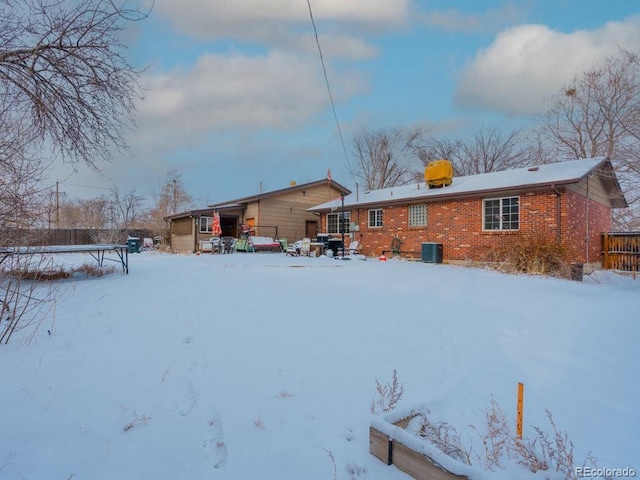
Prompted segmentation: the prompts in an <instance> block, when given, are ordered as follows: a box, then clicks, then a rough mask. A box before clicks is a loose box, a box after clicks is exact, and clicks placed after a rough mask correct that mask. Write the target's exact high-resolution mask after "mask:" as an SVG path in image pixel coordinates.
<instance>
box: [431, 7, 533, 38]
mask: <svg viewBox="0 0 640 480" xmlns="http://www.w3.org/2000/svg"><path fill="white" fill-rule="evenodd" d="M525 10H526V7H524V6H522V5H516V4H513V3H507V4H505V5H503V6H501V7H500V8H498V9H495V10H486V11H484V12H481V13H468V12H464V11H462V10H456V9H453V8H451V9H445V10H431V11H428V12H426V13H424V14H423V15H421V19H422V23H424V24H425V25H427V26H429V27H433V28H439V29H442V30H446V31H450V32H463V33H473V32H495V31H497V29H500V28H504V27H505V26H506V25H510V24H513V23H514V22H516V21H518V20H520V19H522V18H523V17H524V16H525Z"/></svg>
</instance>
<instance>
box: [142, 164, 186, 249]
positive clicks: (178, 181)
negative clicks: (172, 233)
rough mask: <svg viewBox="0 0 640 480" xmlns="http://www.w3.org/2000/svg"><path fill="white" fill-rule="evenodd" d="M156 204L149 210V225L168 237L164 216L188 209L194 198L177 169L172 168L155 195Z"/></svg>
mask: <svg viewBox="0 0 640 480" xmlns="http://www.w3.org/2000/svg"><path fill="white" fill-rule="evenodd" d="M154 197H155V198H154V205H153V206H152V207H151V209H150V210H149V221H148V224H149V226H150V227H151V228H152V229H154V230H157V231H159V232H161V234H162V236H163V237H166V231H165V230H166V222H165V221H164V218H165V217H167V216H169V215H173V214H175V213H179V212H182V211H184V210H187V209H189V208H190V207H191V205H192V204H193V198H192V197H191V195H190V194H189V193H188V192H187V190H186V189H185V186H184V184H183V182H182V176H181V175H180V174H179V173H178V171H177V170H171V171H170V172H169V173H168V174H167V177H166V179H165V181H164V183H163V184H162V185H161V186H160V188H159V190H158V192H157V194H156V195H155V196H154Z"/></svg>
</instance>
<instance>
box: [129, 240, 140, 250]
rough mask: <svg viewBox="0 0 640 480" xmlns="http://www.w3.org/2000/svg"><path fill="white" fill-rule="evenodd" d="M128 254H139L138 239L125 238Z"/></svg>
mask: <svg viewBox="0 0 640 480" xmlns="http://www.w3.org/2000/svg"><path fill="white" fill-rule="evenodd" d="M127 246H128V247H129V253H140V239H139V238H138V237H129V238H127Z"/></svg>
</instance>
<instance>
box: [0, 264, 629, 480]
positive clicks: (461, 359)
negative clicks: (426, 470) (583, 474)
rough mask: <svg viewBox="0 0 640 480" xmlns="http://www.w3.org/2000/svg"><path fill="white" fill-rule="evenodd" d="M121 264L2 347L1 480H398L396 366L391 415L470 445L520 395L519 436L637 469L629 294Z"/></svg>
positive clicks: (430, 277) (80, 283) (418, 269)
mask: <svg viewBox="0 0 640 480" xmlns="http://www.w3.org/2000/svg"><path fill="white" fill-rule="evenodd" d="M79 257H80V256H79V255H76V256H73V255H72V256H66V257H63V258H64V259H65V260H67V261H69V262H78V261H79ZM83 260H85V261H87V259H86V258H84V259H83ZM129 260H130V272H131V273H130V274H129V275H122V274H120V273H119V272H117V273H114V274H111V275H108V276H105V277H101V278H77V277H74V278H72V279H70V280H67V281H65V283H64V285H63V287H62V289H61V291H60V298H59V300H58V302H57V305H56V309H55V317H53V318H49V319H47V320H46V322H45V323H44V324H43V325H42V326H41V328H40V330H39V333H38V335H36V337H35V339H34V340H33V341H32V342H31V343H30V344H29V345H21V342H20V338H19V337H16V338H14V339H13V340H12V343H10V344H9V345H3V346H1V347H0V361H1V362H2V365H3V367H4V372H5V373H4V382H3V383H2V387H0V397H1V398H2V425H0V478H7V479H22V478H24V479H27V480H37V479H69V478H73V479H91V480H95V479H109V480H112V479H116V478H117V479H131V480H139V479H154V480H156V479H172V480H173V479H190V480H192V479H203V478H220V479H238V480H244V479H292V480H293V479H295V480H298V479H301V478H304V479H311V480H314V479H318V480H320V479H322V480H330V479H334V478H338V479H354V478H362V479H372V480H373V479H391V480H393V479H405V478H408V477H407V476H406V475H404V474H402V473H401V472H399V471H398V470H396V469H395V468H394V467H388V466H386V465H384V464H382V462H380V461H379V460H377V459H376V458H374V457H373V456H371V455H370V454H369V438H368V428H369V421H370V411H369V408H370V405H371V401H372V399H373V398H374V396H375V379H376V378H377V379H379V380H380V381H381V382H384V381H387V380H390V378H391V375H392V372H393V369H397V372H398V376H399V379H400V381H401V382H402V383H403V384H404V387H405V394H404V396H403V399H402V401H401V405H402V406H406V405H411V404H416V403H420V404H423V403H426V404H427V405H428V406H429V409H430V411H431V413H432V415H433V417H434V418H435V419H436V420H443V421H447V422H449V423H450V424H451V425H453V426H455V427H456V428H457V429H458V430H459V431H460V432H463V433H464V435H465V436H466V434H467V431H468V430H466V429H467V426H468V425H470V424H474V425H478V426H480V425H481V424H482V423H483V413H482V410H483V409H487V408H488V407H489V406H490V403H491V399H492V398H494V399H495V400H496V401H497V402H498V403H499V404H500V405H501V406H502V408H503V409H504V410H505V412H506V413H507V414H508V415H512V416H513V418H514V425H515V401H516V387H517V383H518V382H524V384H525V418H524V423H525V436H526V435H527V433H532V432H531V431H530V429H531V427H530V426H531V425H537V426H541V427H545V428H546V427H547V425H548V424H547V420H546V418H545V409H549V410H550V411H551V412H552V414H553V417H554V420H555V422H556V424H557V425H558V427H559V428H560V429H562V430H566V431H567V433H568V434H569V438H570V439H571V440H572V441H573V442H574V443H575V453H576V458H577V460H578V462H580V461H581V460H582V459H583V458H584V457H585V456H586V454H587V452H588V451H591V452H593V454H594V456H595V457H597V460H598V464H599V465H600V466H603V467H610V468H614V467H620V468H622V467H629V466H631V467H634V468H635V469H636V470H637V471H640V441H639V440H638V429H639V428H640V411H639V410H638V408H637V404H638V398H639V397H640V385H639V383H638V378H640V353H639V351H640V350H639V348H638V347H639V344H640V322H639V321H638V318H639V314H638V312H640V279H637V280H633V279H632V278H630V277H623V276H620V275H615V274H611V273H609V272H598V273H597V274H596V275H592V276H589V277H586V278H585V281H584V282H583V283H578V282H571V281H567V280H561V279H552V278H545V277H530V276H511V275H504V274H500V273H497V272H491V271H484V270H476V269H469V268H463V267H454V266H447V265H432V264H423V263H414V262H402V261H388V262H378V261H376V260H372V259H369V260H367V261H357V260H356V261H348V262H347V261H344V262H343V261H340V260H334V259H328V258H317V259H314V258H293V257H286V256H285V255H284V254H233V255H200V256H196V255H186V256H183V255H167V254H157V253H151V252H149V253H142V254H139V255H130V257H129ZM89 261H90V259H89ZM47 330H50V331H51V335H49V334H48V333H47ZM528 430H529V431H528ZM476 453H477V452H476ZM334 468H335V470H334ZM336 472H337V474H336ZM507 477H508V476H507Z"/></svg>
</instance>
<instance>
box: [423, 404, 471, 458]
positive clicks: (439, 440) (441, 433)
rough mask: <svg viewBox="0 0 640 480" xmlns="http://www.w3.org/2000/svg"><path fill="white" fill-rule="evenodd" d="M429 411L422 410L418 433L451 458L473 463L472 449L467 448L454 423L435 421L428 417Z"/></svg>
mask: <svg viewBox="0 0 640 480" xmlns="http://www.w3.org/2000/svg"><path fill="white" fill-rule="evenodd" d="M428 414H429V411H428V410H427V411H426V412H422V413H421V414H420V415H419V416H418V417H417V418H418V419H419V423H418V424H417V426H416V425H415V424H414V428H416V427H417V430H416V434H417V435H419V436H421V437H423V438H425V439H426V440H428V441H429V443H431V444H432V445H433V446H435V447H436V448H438V450H440V451H441V452H443V453H445V454H447V455H449V456H450V457H451V458H455V459H456V460H458V461H460V462H462V463H464V464H466V465H471V449H470V448H469V449H465V447H464V445H463V444H462V440H461V439H460V434H459V433H458V431H457V430H456V429H455V427H453V426H452V425H449V424H448V423H447V422H433V421H431V420H430V419H429V417H428Z"/></svg>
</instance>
